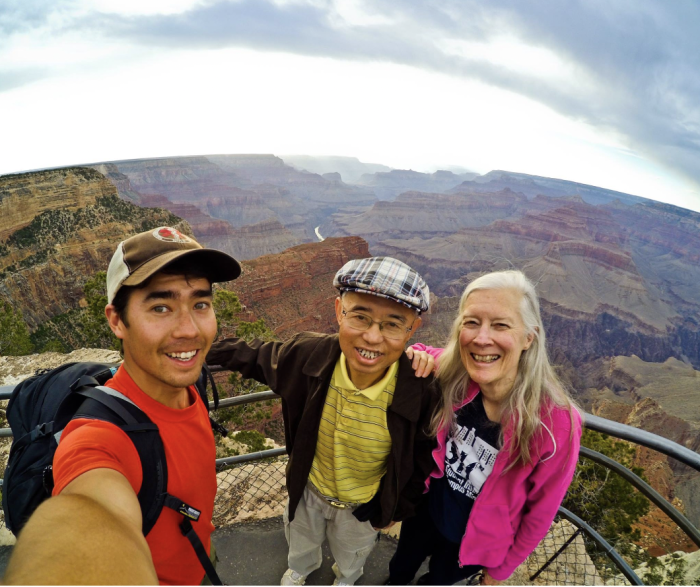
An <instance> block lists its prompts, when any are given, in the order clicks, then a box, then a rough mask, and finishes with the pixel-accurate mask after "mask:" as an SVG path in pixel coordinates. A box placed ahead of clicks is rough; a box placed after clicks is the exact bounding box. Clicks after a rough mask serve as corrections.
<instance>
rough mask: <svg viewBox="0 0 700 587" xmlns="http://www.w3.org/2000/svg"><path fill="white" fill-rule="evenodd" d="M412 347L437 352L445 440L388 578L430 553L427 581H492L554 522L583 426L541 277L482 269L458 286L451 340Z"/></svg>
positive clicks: (438, 425) (406, 575) (436, 424)
mask: <svg viewBox="0 0 700 587" xmlns="http://www.w3.org/2000/svg"><path fill="white" fill-rule="evenodd" d="M412 351H413V354H414V355H416V354H420V353H421V352H426V353H428V354H429V355H432V356H434V357H435V358H436V361H437V362H438V368H437V378H438V380H439V382H440V386H441V388H442V402H441V405H440V406H439V408H438V411H437V412H436V413H435V415H434V417H433V420H432V432H433V434H435V435H436V436H437V440H438V447H437V448H436V449H435V450H434V451H433V457H434V459H435V469H434V471H433V472H432V473H431V475H430V477H429V478H428V479H427V480H426V491H427V492H428V495H427V496H426V499H425V500H424V502H423V504H422V505H421V506H420V507H419V509H418V512H417V514H416V516H415V517H413V518H410V519H408V520H406V521H404V522H403V527H402V529H401V537H400V540H399V546H398V548H397V551H396V554H395V555H394V558H393V559H392V561H391V563H390V566H389V568H390V578H389V583H390V584H407V583H409V582H410V581H411V580H412V579H413V577H414V576H415V573H416V572H417V570H418V568H419V567H420V565H421V564H422V562H423V561H424V560H425V559H426V557H428V556H430V557H431V560H430V564H429V572H428V573H427V574H426V575H423V576H422V577H421V578H419V579H418V583H419V584H428V585H449V584H452V583H455V582H457V581H460V580H463V579H467V578H470V577H471V578H473V580H476V577H480V579H481V582H482V583H483V584H494V582H496V581H500V580H504V579H507V578H508V577H509V576H510V575H511V574H512V573H513V571H514V570H515V568H516V567H517V566H518V565H520V563H522V562H523V561H524V560H525V559H526V558H527V557H528V555H529V554H530V553H531V552H532V551H533V550H534V549H535V547H536V546H537V544H538V543H539V542H540V540H542V538H543V537H544V536H545V534H546V533H547V531H548V530H549V527H550V525H551V523H552V520H553V519H554V516H555V515H556V513H557V510H558V508H559V505H560V504H561V502H562V500H563V498H564V495H565V493H566V490H567V489H568V487H569V484H570V483H571V479H572V477H573V474H574V469H575V467H576V461H577V459H578V452H579V441H580V437H581V416H580V414H579V412H578V410H577V409H576V407H575V405H574V402H573V401H572V400H571V398H570V397H569V395H568V394H567V392H566V390H565V389H564V387H563V385H562V384H561V382H560V381H559V378H558V377H557V375H556V374H555V373H554V370H553V369H552V366H551V365H550V363H549V359H548V357H547V350H546V348H545V332H544V326H543V324H542V318H541V316H540V307H539V301H538V299H537V294H536V292H535V288H534V286H533V284H532V283H531V282H530V281H529V280H528V279H527V277H526V276H525V275H524V274H523V273H522V272H521V271H499V272H495V273H489V274H487V275H484V276H482V277H479V278H478V279H476V280H474V281H473V282H471V283H470V284H469V286H468V287H467V288H466V290H465V291H464V293H463V294H462V298H461V300H460V304H459V312H458V314H457V317H456V319H455V321H454V324H453V326H452V331H451V334H450V339H449V342H448V344H447V346H446V348H445V349H444V351H443V350H442V349H434V348H432V347H425V346H423V345H414V346H413V347H412ZM409 354H411V351H410V350H409ZM428 489H429V491H428Z"/></svg>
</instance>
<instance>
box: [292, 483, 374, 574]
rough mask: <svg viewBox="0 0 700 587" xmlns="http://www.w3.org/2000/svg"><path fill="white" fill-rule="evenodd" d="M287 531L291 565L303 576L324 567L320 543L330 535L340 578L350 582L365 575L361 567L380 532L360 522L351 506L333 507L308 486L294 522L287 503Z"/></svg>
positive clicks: (332, 551)
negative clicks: (290, 517) (290, 516)
mask: <svg viewBox="0 0 700 587" xmlns="http://www.w3.org/2000/svg"><path fill="white" fill-rule="evenodd" d="M284 534H285V536H286V538H287V544H289V557H288V561H289V568H290V569H292V570H293V571H296V572H297V573H299V574H300V575H308V574H309V573H311V572H313V571H315V570H316V569H318V568H319V567H320V566H321V561H322V555H321V544H323V540H324V539H325V538H328V544H329V546H330V548H331V553H333V558H334V559H335V562H336V564H337V565H338V572H339V573H340V576H339V577H338V579H339V580H340V581H342V582H344V583H347V584H348V585H353V584H354V583H355V581H357V580H358V579H359V578H360V577H361V576H362V567H363V565H364V564H365V561H366V560H367V557H368V556H369V553H370V552H372V548H373V547H374V545H375V543H376V542H377V537H378V535H379V533H378V532H377V531H376V530H375V529H374V528H372V524H371V523H370V522H360V521H359V520H358V519H357V518H356V517H355V516H353V515H352V509H340V508H337V507H333V506H332V505H330V504H329V503H328V502H327V501H326V500H325V499H323V498H322V497H320V496H319V495H317V494H316V493H314V492H313V491H311V490H310V489H309V488H308V487H307V488H306V489H304V495H303V496H302V498H301V501H300V502H299V505H298V506H297V509H296V512H295V513H294V520H293V521H292V522H291V523H290V522H289V503H287V507H286V508H285V510H284ZM336 574H337V573H336Z"/></svg>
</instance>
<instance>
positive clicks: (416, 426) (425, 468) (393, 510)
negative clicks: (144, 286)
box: [207, 332, 439, 528]
mask: <svg viewBox="0 0 700 587" xmlns="http://www.w3.org/2000/svg"><path fill="white" fill-rule="evenodd" d="M339 357H340V344H339V342H338V335H326V334H315V333H310V332H303V333H300V334H297V335H296V336H294V337H293V338H291V339H290V340H288V341H287V342H285V343H281V342H267V343H263V342H261V341H259V340H256V341H254V342H253V343H251V344H246V343H245V342H244V341H243V340H240V339H237V338H230V339H225V340H223V341H220V342H217V343H215V344H214V345H213V346H212V349H211V351H210V352H209V354H208V355H207V363H208V364H209V365H221V366H222V367H225V368H226V369H230V370H232V371H238V372H240V373H241V374H242V375H243V376H244V377H247V378H252V379H256V380H257V381H259V382H261V383H264V384H267V385H269V386H270V389H272V391H274V392H275V393H277V394H279V395H280V396H281V397H282V413H283V416H284V424H285V426H284V430H285V437H286V438H285V440H286V443H287V452H288V453H289V463H288V465H287V491H288V493H289V519H290V520H293V519H294V512H295V511H296V507H297V505H298V504H299V501H300V500H301V497H302V494H303V493H304V488H305V487H306V482H307V480H308V477H309V473H310V472H311V464H312V462H313V459H314V454H315V452H316V441H317V438H318V429H319V425H320V422H321V413H322V412H323V406H324V403H325V400H326V394H327V393H328V386H329V384H330V381H331V376H332V375H333V369H334V367H335V364H336V362H337V361H338V358H339ZM438 399H439V388H438V385H437V382H434V380H433V378H432V377H429V378H427V379H424V378H418V377H415V375H414V374H413V368H412V367H411V361H410V360H409V359H408V358H407V357H406V355H405V354H403V355H401V358H400V359H399V372H398V380H397V383H396V390H395V392H394V399H393V401H392V404H391V406H390V407H389V409H388V410H387V426H388V428H389V435H390V436H391V443H392V446H391V452H390V454H389V457H388V460H387V467H386V474H385V475H384V477H383V479H382V483H381V486H380V489H379V491H378V493H377V495H375V497H374V498H373V499H372V500H371V502H369V503H368V504H367V507H365V506H360V508H358V509H357V510H356V511H355V515H356V516H357V517H358V518H359V519H369V520H370V521H371V522H372V525H373V526H375V527H377V528H384V527H386V526H388V525H389V523H390V522H392V521H396V522H398V521H401V520H403V519H405V518H407V517H410V516H411V515H413V513H414V509H415V506H416V505H417V504H418V502H419V501H420V499H421V496H422V494H423V491H424V489H425V480H426V479H427V478H428V475H429V474H430V472H431V471H432V469H433V468H434V462H433V460H432V454H431V452H432V450H433V448H435V446H436V442H435V439H434V438H432V437H430V436H429V430H428V428H429V425H430V418H431V416H432V414H433V411H434V409H435V406H436V404H437V401H438ZM363 508H364V510H363Z"/></svg>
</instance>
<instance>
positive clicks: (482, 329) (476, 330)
mask: <svg viewBox="0 0 700 587" xmlns="http://www.w3.org/2000/svg"><path fill="white" fill-rule="evenodd" d="M521 300H522V295H521V294H520V293H519V292H517V291H515V290H512V289H489V290H476V291H474V292H472V293H471V295H470V296H469V297H468V298H467V300H466V303H465V305H464V308H463V310H462V328H461V331H460V335H459V344H460V354H461V356H462V363H463V364H464V367H465V368H466V370H467V372H468V373H469V377H470V378H471V379H472V380H473V381H475V382H476V383H478V384H479V387H480V388H481V391H482V394H483V397H484V401H485V402H488V403H490V404H491V405H494V406H501V405H502V402H503V400H505V399H506V398H507V397H508V394H509V393H510V390H511V389H512V388H513V383H514V382H515V378H516V376H517V374H518V363H519V361H520V355H521V354H522V353H523V351H525V350H527V349H528V348H530V345H531V344H532V340H533V338H534V335H533V334H527V333H526V330H525V324H524V323H523V320H522V317H521V315H520V302H521Z"/></svg>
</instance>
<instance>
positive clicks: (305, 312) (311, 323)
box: [227, 237, 370, 340]
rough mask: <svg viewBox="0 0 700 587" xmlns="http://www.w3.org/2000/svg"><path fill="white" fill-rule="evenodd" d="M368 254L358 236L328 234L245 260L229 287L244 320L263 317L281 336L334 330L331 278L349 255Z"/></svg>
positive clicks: (284, 337)
mask: <svg viewBox="0 0 700 587" xmlns="http://www.w3.org/2000/svg"><path fill="white" fill-rule="evenodd" d="M368 256H370V255H369V250H368V247H367V242H366V241H364V240H362V239H361V238H358V237H348V238H329V239H326V240H325V241H323V242H319V243H310V244H303V245H298V246H296V247H292V248H290V249H287V250H286V251H284V252H282V253H279V254H277V255H265V256H263V257H259V258H257V259H253V260H251V261H245V262H244V263H242V267H243V272H242V274H241V277H239V278H238V279H237V280H236V281H233V282H231V283H229V284H228V286H227V287H228V288H229V289H232V290H233V291H235V292H236V293H237V294H238V296H239V298H240V300H241V303H243V304H244V305H245V314H244V319H246V320H257V319H259V318H263V319H264V320H265V322H266V324H267V325H268V326H269V327H270V328H271V329H272V330H274V331H275V333H276V334H277V335H278V336H279V337H280V338H282V339H283V340H285V339H287V338H289V337H290V336H292V335H293V334H295V333H297V332H301V331H304V330H309V331H314V332H327V333H332V332H336V330H337V325H336V318H335V306H334V300H335V297H336V296H337V293H338V292H337V290H336V289H335V288H334V287H333V277H334V275H335V273H336V272H337V271H338V269H340V268H341V267H342V266H343V265H344V264H345V263H347V262H348V261H349V260H350V259H357V258H363V257H368Z"/></svg>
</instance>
